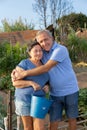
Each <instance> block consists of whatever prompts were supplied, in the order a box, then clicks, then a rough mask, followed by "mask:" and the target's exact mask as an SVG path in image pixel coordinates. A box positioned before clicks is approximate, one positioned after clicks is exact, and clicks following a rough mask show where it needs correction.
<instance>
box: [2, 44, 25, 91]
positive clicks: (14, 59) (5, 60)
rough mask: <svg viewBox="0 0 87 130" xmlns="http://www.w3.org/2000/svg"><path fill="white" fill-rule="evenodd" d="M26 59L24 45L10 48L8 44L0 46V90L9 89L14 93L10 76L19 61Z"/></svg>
mask: <svg viewBox="0 0 87 130" xmlns="http://www.w3.org/2000/svg"><path fill="white" fill-rule="evenodd" d="M26 57H27V54H26V45H24V46H22V47H21V46H20V44H18V43H17V44H16V45H15V46H12V45H11V44H9V43H8V42H4V43H1V44H0V68H1V69H0V77H1V78H0V89H1V90H4V89H7V90H8V89H10V90H12V91H14V87H13V86H12V83H11V77H10V74H11V72H12V70H13V69H14V68H15V67H16V65H17V64H18V63H19V61H20V60H22V59H24V58H26Z"/></svg>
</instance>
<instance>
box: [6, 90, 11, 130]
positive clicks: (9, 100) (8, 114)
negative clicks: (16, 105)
mask: <svg viewBox="0 0 87 130" xmlns="http://www.w3.org/2000/svg"><path fill="white" fill-rule="evenodd" d="M7 117H8V130H12V93H11V91H10V90H9V92H8V97H7Z"/></svg>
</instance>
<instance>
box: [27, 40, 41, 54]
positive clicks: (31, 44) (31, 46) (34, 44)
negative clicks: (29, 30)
mask: <svg viewBox="0 0 87 130" xmlns="http://www.w3.org/2000/svg"><path fill="white" fill-rule="evenodd" d="M36 45H39V46H40V44H39V43H38V42H37V41H36V40H34V41H33V42H31V43H29V44H28V47H27V52H29V51H31V49H32V48H33V47H34V46H36Z"/></svg>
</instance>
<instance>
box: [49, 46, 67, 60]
mask: <svg viewBox="0 0 87 130" xmlns="http://www.w3.org/2000/svg"><path fill="white" fill-rule="evenodd" d="M67 55H68V51H67V48H66V47H65V46H60V47H59V48H55V49H54V51H53V53H52V55H51V57H50V60H55V61H58V62H62V61H63V60H64V59H65V58H66V57H67Z"/></svg>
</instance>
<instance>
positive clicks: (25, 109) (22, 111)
mask: <svg viewBox="0 0 87 130" xmlns="http://www.w3.org/2000/svg"><path fill="white" fill-rule="evenodd" d="M15 113H16V114H17V115H19V116H29V115H30V103H27V102H23V101H20V100H17V99H15Z"/></svg>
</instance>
